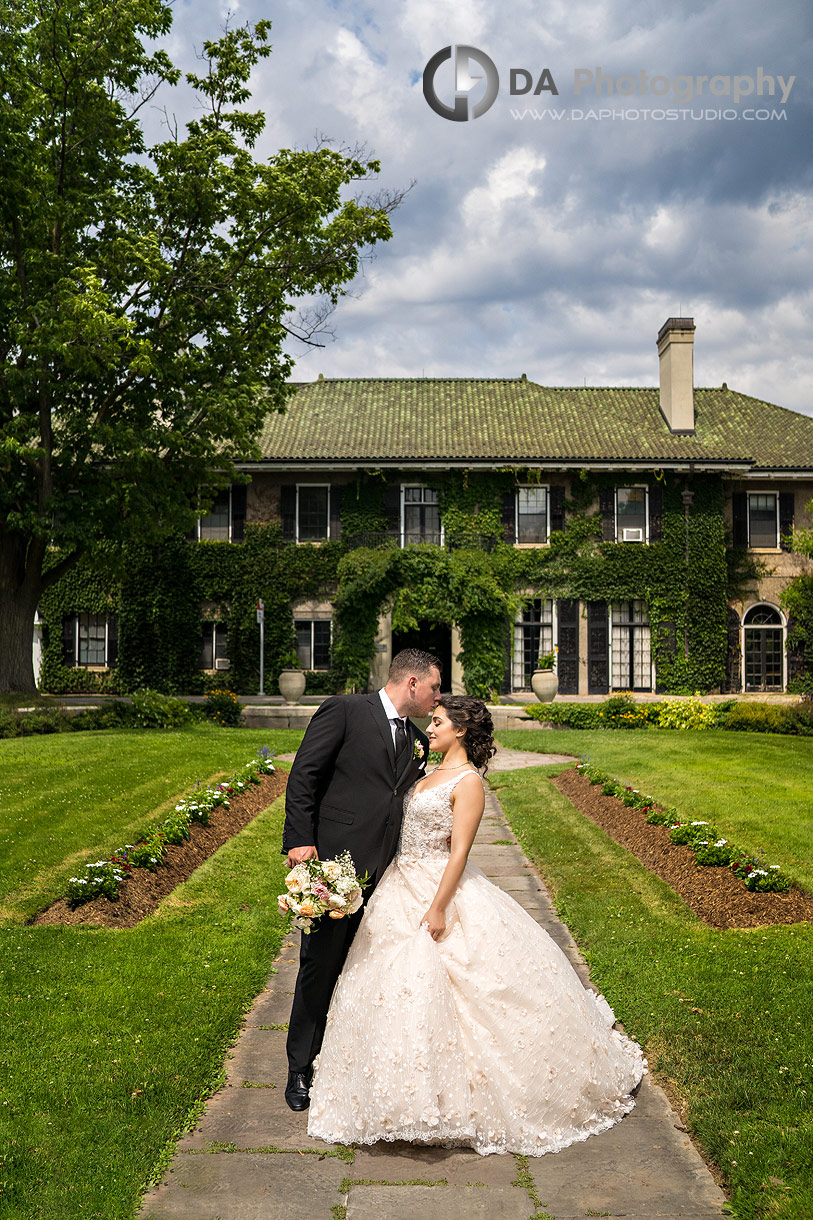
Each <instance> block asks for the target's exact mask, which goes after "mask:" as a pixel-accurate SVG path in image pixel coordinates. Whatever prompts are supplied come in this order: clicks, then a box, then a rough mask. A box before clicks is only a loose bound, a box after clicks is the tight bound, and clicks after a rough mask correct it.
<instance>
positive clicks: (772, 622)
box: [742, 497, 785, 691]
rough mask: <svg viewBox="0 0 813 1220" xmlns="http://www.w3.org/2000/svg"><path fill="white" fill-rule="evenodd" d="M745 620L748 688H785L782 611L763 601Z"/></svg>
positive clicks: (745, 675) (744, 632)
mask: <svg viewBox="0 0 813 1220" xmlns="http://www.w3.org/2000/svg"><path fill="white" fill-rule="evenodd" d="M753 498H756V497H753ZM742 623H743V636H744V641H743V642H744V647H743V667H744V670H745V674H744V677H745V689H746V690H747V691H748V690H783V689H784V680H783V669H784V652H785V649H784V628H783V623H782V617H781V615H780V613H779V611H778V610H777V609H775V607H773V606H767V605H764V604H763V605H760V606H752V607H751V608H750V610H747V611H746V613H745V615H744V617H743V620H742Z"/></svg>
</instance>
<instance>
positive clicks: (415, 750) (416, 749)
mask: <svg viewBox="0 0 813 1220" xmlns="http://www.w3.org/2000/svg"><path fill="white" fill-rule="evenodd" d="M425 753H426V751H425V750H424V748H423V743H422V742H420V741H418V739H417V738H416V739H415V744H414V746H413V747H412V757H413V759H414V760H415V762H423V756H424V754H425Z"/></svg>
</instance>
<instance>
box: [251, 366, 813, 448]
mask: <svg viewBox="0 0 813 1220" xmlns="http://www.w3.org/2000/svg"><path fill="white" fill-rule="evenodd" d="M658 398H659V392H658V390H657V388H652V389H637V388H619V387H614V386H613V387H606V388H604V387H595V388H584V389H579V388H576V389H573V388H562V389H559V388H552V387H549V386H541V385H537V384H536V383H534V382H532V381H527V380H525V379H523V378H510V379H509V378H503V379H496V378H494V379H488V378H483V379H478V378H429V377H427V378H423V377H421V378H363V377H362V378H337V379H328V378H320V379H319V380H318V381H314V382H310V383H306V384H304V385H301V386H300V387H299V388H298V389H297V390H296V392H295V393H294V394H293V396H292V397H291V399H290V401H289V406H288V408H287V410H286V412H285V413H284V414H283V415H277V414H272V415H269V416H268V417H267V418H266V421H265V424H264V427H263V431H262V435H261V437H260V446H261V449H262V454H263V458H264V459H266V460H269V461H285V462H296V463H299V462H301V463H302V464H303V465H307V464H314V463H321V462H331V461H334V462H335V461H343V462H355V463H359V464H367V463H373V464H374V463H376V462H393V461H399V460H403V461H410V462H414V461H420V460H426V461H431V462H442V461H444V460H448V461H452V462H461V461H463V462H472V463H477V462H500V461H505V462H518V461H519V462H529V463H533V462H545V461H559V460H561V461H564V462H567V463H579V462H582V461H583V462H593V461H613V462H617V461H619V460H620V461H630V462H653V463H658V462H681V461H701V462H720V463H732V462H748V463H751V464H753V466H754V467H756V468H759V469H768V470H770V469H781V468H785V469H796V470H799V469H804V470H807V469H810V470H813V418H810V417H808V416H806V415H800V414H797V413H796V412H794V411H789V410H787V409H786V408H784V407H778V406H775V405H774V404H773V403H768V402H762V401H760V400H759V399H757V398H750V397H749V396H748V395H746V394H738V393H735V392H734V391H733V390H728V389H715V390H703V389H696V390H695V392H694V402H695V428H696V431H695V435H694V436H673V435H672V433H671V432H670V431H669V428H668V426H667V424H666V422H665V420H664V419H663V416H662V415H661V413H660V409H659V407H658Z"/></svg>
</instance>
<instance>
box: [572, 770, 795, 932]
mask: <svg viewBox="0 0 813 1220" xmlns="http://www.w3.org/2000/svg"><path fill="white" fill-rule="evenodd" d="M551 783H553V784H555V785H556V787H557V788H558V789H559V791H560V792H562V793H563V794H564V795H565V796H566V797H567V798H568V800H569V801H571V802H572V803H573V804H574V805H575V806H576V808H577V809H578V810H580V811H581V812H582V813H584V814H586V815H587V817H589V818H591V819H592V820H593V821H594V822H597V823H598V825H599V826H600V827H601V828H602V830H604V831H606V832H607V834H608V835H610V837H611V838H613V839H615V841H616V843H620V844H621V845H622V847H626V848H627V849H628V850H629V851H631V852H632V853H633V855H634V856H637V857H638V859H639V860H640V861H641V863H642V864H644V865H645V866H646V867H647V868H648V869H649V870H650V871H651V872H653V873H657V875H658V876H659V877H662V878H663V880H664V881H665V882H666V883H667V885H669V886H671V887H672V889H673V890H674V891H675V892H676V893H677V894H679V895H680V897H681V898H682V899H683V901H684V902H685V903H686V905H687V906H688V907H690V908H691V909H692V911H694V913H695V915H698V916H699V917H700V919H702V920H703V921H704V922H705V923H707V924H709V925H710V926H711V927H712V928H760V927H763V926H765V925H766V924H784V923H800V922H801V921H802V920H813V896H812V895H810V894H807V893H805V892H804V890H800V889H798V887H797V886H795V885H792V886H791V887H790V889H789V890H788V892H787V893H786V894H754V893H752V892H751V891H750V890H747V889H746V888H745V886H744V885H743V883H742V881H740V880H739V878H737V877H735V876H734V874H733V873H732V872H731V870H730V869H729V868H714V867H709V866H707V865H700V864H696V863H695V858H694V855H693V854H692V852H691V850H690V849H689V848H688V847H684V846H683V845H682V844H678V843H673V842H672V840H671V839H670V838H669V831H668V830H667V828H666V827H665V826H650V824H649V823H648V822H647V820H646V818H645V817H644V815H643V814H641V813H639V812H638V811H637V810H636V809H629V808H627V806H626V805H624V804H623V802H622V801H620V800H618V798H617V797H614V796H605V795H604V794H603V792H602V791H601V785H600V784H591V783H590V781H589V780H588V779H587V778H586V776H584V775H579V774H578V772H576V771H572V770H568V771H562V772H560V773H559V775H557V776H556V777H555V778H554V779H553V780H551Z"/></svg>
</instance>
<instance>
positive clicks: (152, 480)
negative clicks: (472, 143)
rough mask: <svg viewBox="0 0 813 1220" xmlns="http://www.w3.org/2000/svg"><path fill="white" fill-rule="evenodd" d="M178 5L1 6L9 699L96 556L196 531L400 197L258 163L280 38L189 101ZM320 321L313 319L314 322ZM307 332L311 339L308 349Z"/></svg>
mask: <svg viewBox="0 0 813 1220" xmlns="http://www.w3.org/2000/svg"><path fill="white" fill-rule="evenodd" d="M170 24H171V12H170V6H169V5H168V4H166V3H164V2H163V0H0V692H2V691H6V690H19V691H28V690H33V689H34V675H33V671H32V664H31V639H32V630H33V620H34V612H35V608H36V606H37V603H38V601H39V598H40V595H41V593H42V591H43V590H44V589H45V588H46V587H47V586H48V585H50V584H51V583H53V582H54V581H55V580H58V579H59V577H60V576H61V575H62V574H64V572H65V571H67V570H68V569H69V568H70V566H71V565H72V564H75V563H76V562H77V560H78V558H79V557H80V556H81V555H82V554H83V553H85V552H87V551H88V550H90V549H92V548H93V546H94V544H95V543H96V542H97V541H98V540H99V539H101V538H104V539H114V540H115V539H121V540H125V539H126V538H128V537H132V536H134V535H135V536H139V537H142V538H143V537H148V538H149V537H155V538H157V537H160V535H161V533H166V532H168V531H173V530H174V531H177V530H179V529H184V528H188V527H189V525H190V524H191V522H192V520H193V519H194V513H195V511H196V510H197V511H198V512H200V510H201V508H202V506H205V505H206V504H207V497H208V502H211V497H212V495H213V494H214V491H215V490H216V489H217V487H219V486H223V485H224V483H225V482H227V481H228V479H229V475H230V472H231V470H232V463H233V462H234V461H235V460H237V459H239V458H245V457H246V456H248V455H250V454H251V453H252V452H254V448H253V447H254V444H255V438H256V437H257V435H258V433H259V429H260V426H261V423H262V420H263V417H264V416H265V415H266V414H267V413H268V412H269V411H270V410H274V409H277V408H280V407H281V406H283V405H284V400H285V396H286V386H285V383H286V378H287V376H288V374H289V373H290V369H291V360H290V358H289V357H288V356H286V354H285V352H284V349H283V345H284V343H285V340H286V336H287V335H288V334H290V333H294V334H298V335H299V336H300V337H305V338H307V337H308V336H309V335H311V337H312V331H311V330H310V329H309V327H312V326H313V325H315V323H314V322H313V319H312V317H311V320H310V322H309V321H307V320H305V321H303V320H302V317H303V316H304V317H305V318H306V319H307V317H308V314H307V310H306V311H305V315H300V320H299V321H298V322H295V321H294V315H293V314H292V312H291V311H292V308H293V306H294V303H295V302H297V299H299V300H300V301H302V300H304V301H305V302H308V301H313V300H321V301H323V302H325V303H326V306H327V308H328V309H329V308H330V307H331V306H332V305H333V304H335V302H336V300H337V299H338V297H339V296H340V295H341V293H342V291H343V286H345V285H346V284H347V283H348V282H349V281H350V280H351V279H352V278H353V276H354V275H355V273H356V271H357V269H358V265H359V259H360V258H361V257H362V255H363V252H364V251H365V250H366V249H368V248H369V247H370V246H372V245H373V244H374V243H375V242H377V241H380V240H386V239H387V238H388V237H389V236H390V233H391V230H390V225H389V220H388V213H389V211H390V210H391V208H392V207H393V206H395V204H396V202H397V199H396V198H395V197H392V196H389V197H384V196H382V195H378V196H375V197H372V198H371V197H369V196H368V197H366V198H364V197H361V198H360V197H352V196H351V192H350V189H349V188H350V185H351V184H352V183H354V182H357V181H361V180H365V179H369V177H370V176H371V175H373V174H375V173H376V172H377V170H378V165H377V163H376V162H375V161H371V160H369V159H367V158H366V157H365V156H364V154H363V153H361V152H358V151H356V152H348V151H346V150H344V151H337V150H335V149H333V148H331V147H329V146H327V145H325V144H322V145H320V146H318V147H316V148H314V149H312V150H308V151H301V150H299V151H297V150H293V151H292V150H283V151H281V152H279V153H277V154H276V155H274V156H273V157H272V158H271V159H270V160H268V161H265V162H262V161H259V160H256V159H255V157H254V156H253V149H254V147H255V144H256V141H257V138H258V136H259V134H260V132H261V131H262V129H263V126H264V115H263V114H262V113H257V112H253V113H252V112H250V111H248V110H246V109H245V108H244V103H246V102H247V101H248V100H249V98H250V92H249V88H248V81H249V76H250V73H251V71H252V70H253V69H254V68H255V67H256V65H257V64H258V62H259V61H260V60H261V59H262V58H265V57H266V56H267V55H268V54H269V48H268V46H267V45H266V39H267V35H268V23H267V22H259V23H258V24H257V25H256V26H254V27H253V28H252V27H244V28H241V29H234V30H229V29H227V30H226V31H225V33H223V35H222V36H221V37H220V38H219V39H217V40H215V41H211V42H206V43H204V44H203V56H202V64H203V66H202V69H201V72H200V74H197V75H191V74H190V75H188V76H187V77H186V80H187V83H188V85H189V86H191V87H192V88H193V89H194V90H196V91H197V95H198V97H199V99H200V100H201V101H202V103H203V104H202V106H200V107H199V117H197V118H196V119H195V120H194V121H193V122H190V123H188V124H187V126H186V129H185V130H184V131H182V132H181V133H180V134H179V133H178V131H177V129H176V128H175V125H174V123H173V122H172V121H171V120H170V119H168V120H167V122H168V133H169V134H168V138H166V139H165V140H164V141H163V142H161V143H159V144H157V145H156V146H154V147H151V148H147V147H146V141H145V138H144V134H143V131H142V126H141V118H142V113H141V112H142V110H143V107H144V106H145V105H146V104H147V103H151V104H152V105H157V103H158V102H159V101H161V100H163V99H164V98H165V95H166V92H167V90H170V89H171V88H172V87H173V86H176V85H178V83H179V82H180V79H181V77H180V73H179V72H178V70H177V69H176V68H175V67H174V66H173V65H172V63H171V62H170V60H169V58H168V57H167V55H166V54H165V53H164V52H162V51H156V50H154V49H149V47H150V46H152V47H155V46H156V45H157V43H158V42H160V40H161V38H162V36H164V35H166V34H167V32H168V31H169V28H170ZM322 316H323V313H322V312H321V311H320V310H319V309H317V311H316V317H317V322H318V319H319V317H322ZM303 327H304V330H303Z"/></svg>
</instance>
